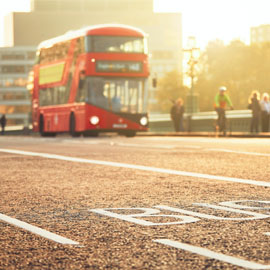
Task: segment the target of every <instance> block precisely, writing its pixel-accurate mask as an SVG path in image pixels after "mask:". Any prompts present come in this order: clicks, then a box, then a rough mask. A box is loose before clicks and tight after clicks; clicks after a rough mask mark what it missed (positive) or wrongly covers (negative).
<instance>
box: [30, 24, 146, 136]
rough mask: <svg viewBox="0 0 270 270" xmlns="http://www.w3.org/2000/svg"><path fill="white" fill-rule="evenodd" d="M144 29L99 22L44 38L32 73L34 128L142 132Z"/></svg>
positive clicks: (52, 131)
mask: <svg viewBox="0 0 270 270" xmlns="http://www.w3.org/2000/svg"><path fill="white" fill-rule="evenodd" d="M148 75H149V68H148V56H147V37H146V34H145V33H144V32H143V31H141V30H139V29H137V28H134V27H130V26H125V25H98V26H92V27H87V28H84V29H80V30H77V31H72V32H68V33H66V34H64V35H63V36H59V37H56V38H53V39H50V40H46V41H44V42H42V43H41V44H40V45H39V47H38V50H37V61H36V64H35V66H34V68H33V72H32V74H31V76H32V78H33V80H32V81H33V82H32V85H33V88H32V119H33V130H34V131H39V132H40V134H41V135H42V136H52V135H55V134H57V133H60V132H69V133H70V134H71V135H72V136H74V137H76V136H79V135H81V134H83V135H85V136H87V135H89V136H97V135H98V134H99V133H100V132H112V131H114V132H117V133H119V134H124V135H126V136H134V135H135V134H136V132H139V131H146V130H147V128H148V116H147V92H148V91H147V90H148V86H147V84H148V83H147V78H148Z"/></svg>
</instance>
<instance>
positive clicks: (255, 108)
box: [248, 91, 261, 133]
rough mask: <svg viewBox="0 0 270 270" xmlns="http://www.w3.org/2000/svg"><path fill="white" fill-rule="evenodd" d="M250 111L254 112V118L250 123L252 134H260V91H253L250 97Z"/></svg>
mask: <svg viewBox="0 0 270 270" xmlns="http://www.w3.org/2000/svg"><path fill="white" fill-rule="evenodd" d="M248 103H249V104H248V109H250V110H251V111H252V118H251V123H250V132H251V133H252V132H254V131H255V132H256V133H258V132H259V121H260V115H261V106H260V93H259V92H258V91H252V92H251V95H250V97H249V102H248Z"/></svg>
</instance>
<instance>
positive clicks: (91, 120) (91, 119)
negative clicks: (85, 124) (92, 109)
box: [89, 116, 99, 125]
mask: <svg viewBox="0 0 270 270" xmlns="http://www.w3.org/2000/svg"><path fill="white" fill-rule="evenodd" d="M89 121H90V123H91V124H92V125H97V124H98V123H99V118H98V117H97V116H91V118H90V119H89Z"/></svg>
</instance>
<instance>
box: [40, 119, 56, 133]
mask: <svg viewBox="0 0 270 270" xmlns="http://www.w3.org/2000/svg"><path fill="white" fill-rule="evenodd" d="M39 133H40V135H41V136H42V137H55V136H56V133H55V132H45V131H44V117H43V115H40V117H39Z"/></svg>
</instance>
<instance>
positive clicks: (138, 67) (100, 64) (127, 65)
mask: <svg viewBox="0 0 270 270" xmlns="http://www.w3.org/2000/svg"><path fill="white" fill-rule="evenodd" d="M96 71H97V72H115V73H134V72H135V73H138V72H142V63H141V62H133V61H97V62H96Z"/></svg>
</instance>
